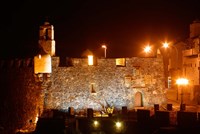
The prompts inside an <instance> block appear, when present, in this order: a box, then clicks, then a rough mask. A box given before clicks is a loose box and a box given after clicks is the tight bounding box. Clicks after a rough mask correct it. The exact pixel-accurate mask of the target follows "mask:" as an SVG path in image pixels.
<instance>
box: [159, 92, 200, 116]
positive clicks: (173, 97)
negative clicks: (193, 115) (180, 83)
mask: <svg viewBox="0 0 200 134" xmlns="http://www.w3.org/2000/svg"><path fill="white" fill-rule="evenodd" d="M167 99H168V100H167V103H169V104H172V105H173V110H176V111H179V110H180V103H181V100H180V96H179V97H178V100H177V91H176V90H172V89H170V90H168V91H167ZM183 103H185V104H186V111H195V112H200V105H197V104H196V103H195V102H194V101H190V100H189V99H188V98H183ZM163 107H165V108H166V105H163Z"/></svg>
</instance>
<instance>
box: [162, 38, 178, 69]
mask: <svg viewBox="0 0 200 134" xmlns="http://www.w3.org/2000/svg"><path fill="white" fill-rule="evenodd" d="M163 47H164V48H165V49H168V48H170V47H172V48H174V49H175V52H176V59H175V66H174V68H175V69H177V68H178V49H177V48H176V47H175V46H174V45H169V43H168V42H164V43H163Z"/></svg>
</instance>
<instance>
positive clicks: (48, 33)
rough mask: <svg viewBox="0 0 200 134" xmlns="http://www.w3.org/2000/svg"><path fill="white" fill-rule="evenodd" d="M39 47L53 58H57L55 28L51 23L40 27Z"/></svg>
mask: <svg viewBox="0 0 200 134" xmlns="http://www.w3.org/2000/svg"><path fill="white" fill-rule="evenodd" d="M39 47H40V48H41V49H42V50H43V51H44V52H45V53H46V54H50V55H51V56H55V40H54V27H53V25H51V24H50V23H49V22H45V23H44V25H42V26H40V32H39Z"/></svg>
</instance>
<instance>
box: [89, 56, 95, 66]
mask: <svg viewBox="0 0 200 134" xmlns="http://www.w3.org/2000/svg"><path fill="white" fill-rule="evenodd" d="M93 64H94V63H93V55H88V65H93Z"/></svg>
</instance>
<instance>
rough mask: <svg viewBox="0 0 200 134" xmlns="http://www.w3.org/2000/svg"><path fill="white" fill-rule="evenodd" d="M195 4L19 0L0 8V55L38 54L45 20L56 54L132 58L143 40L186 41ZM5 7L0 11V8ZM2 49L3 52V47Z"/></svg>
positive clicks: (198, 9)
mask: <svg viewBox="0 0 200 134" xmlns="http://www.w3.org/2000/svg"><path fill="white" fill-rule="evenodd" d="M199 3H200V2H199V1H198V0H187V1H186V0H179V1H178V0H149V1H147V0H146V1H144V0H143V1H142V0H140V1H135V0H132V1H130V0H129V1H128V0H55V1H53V0H26V1H25V0H22V1H20V0H18V1H14V0H13V1H7V2H4V3H2V4H1V6H2V7H1V9H0V12H1V13H0V16H1V22H0V35H1V40H2V42H1V56H2V57H11V56H17V57H20V56H22V57H23V56H32V55H34V54H35V53H37V47H38V37H39V35H38V34H39V26H40V25H42V24H43V22H44V20H45V18H46V17H48V19H49V21H50V23H51V24H53V25H54V29H55V41H56V55H57V56H68V57H80V56H81V54H82V53H83V51H84V50H86V49H89V50H91V51H93V52H94V53H95V54H96V55H98V56H103V50H102V48H101V43H103V42H104V43H106V44H107V46H108V49H107V56H108V57H131V56H135V55H137V53H138V52H139V51H141V50H142V49H141V48H142V46H143V45H145V44H146V43H147V42H150V43H151V44H155V45H159V43H160V41H163V40H165V39H167V40H169V41H177V40H182V39H185V38H188V37H189V24H190V23H192V21H194V20H196V19H200V4H199ZM3 7H4V8H3ZM2 46H4V47H5V48H2Z"/></svg>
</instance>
